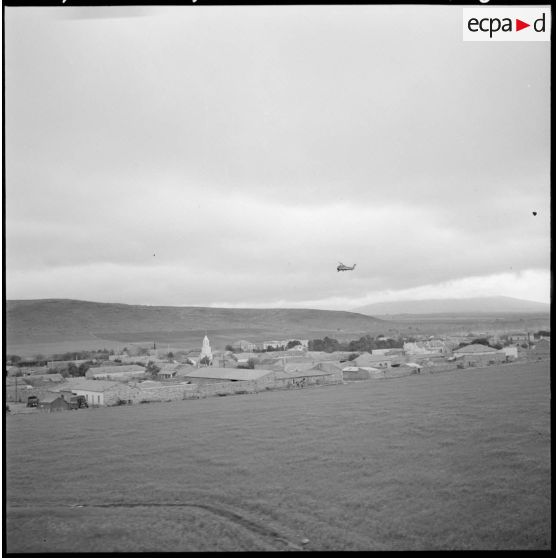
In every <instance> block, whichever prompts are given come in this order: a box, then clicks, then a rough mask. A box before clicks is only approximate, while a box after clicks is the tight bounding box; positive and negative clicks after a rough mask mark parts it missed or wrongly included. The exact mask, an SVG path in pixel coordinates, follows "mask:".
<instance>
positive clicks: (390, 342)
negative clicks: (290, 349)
mask: <svg viewBox="0 0 558 558" xmlns="http://www.w3.org/2000/svg"><path fill="white" fill-rule="evenodd" d="M401 348H403V338H401V337H399V338H397V339H391V338H389V339H385V338H384V337H383V335H379V336H377V337H376V338H374V337H372V336H371V335H365V336H364V337H361V338H360V339H355V340H353V341H345V342H343V341H338V340H337V339H333V338H331V337H327V336H326V337H324V338H323V339H312V341H309V342H308V349H309V350H310V351H323V352H326V353H333V352H334V351H351V352H353V351H360V352H364V351H368V352H371V351H372V350H373V349H401Z"/></svg>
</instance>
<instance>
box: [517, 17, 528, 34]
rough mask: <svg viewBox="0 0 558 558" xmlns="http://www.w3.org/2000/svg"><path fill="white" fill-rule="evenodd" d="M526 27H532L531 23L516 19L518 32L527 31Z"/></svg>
mask: <svg viewBox="0 0 558 558" xmlns="http://www.w3.org/2000/svg"><path fill="white" fill-rule="evenodd" d="M525 27H531V24H530V23H525V22H524V21H521V20H520V19H517V18H516V19H515V30H516V31H521V30H522V29H525Z"/></svg>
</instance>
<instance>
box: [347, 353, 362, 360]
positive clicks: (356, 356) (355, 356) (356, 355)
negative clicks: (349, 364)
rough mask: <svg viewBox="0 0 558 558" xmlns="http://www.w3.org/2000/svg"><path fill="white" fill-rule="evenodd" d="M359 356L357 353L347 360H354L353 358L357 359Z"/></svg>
mask: <svg viewBox="0 0 558 558" xmlns="http://www.w3.org/2000/svg"><path fill="white" fill-rule="evenodd" d="M359 356H360V355H359V354H358V353H351V354H350V355H349V356H348V358H347V360H355V358H358V357H359Z"/></svg>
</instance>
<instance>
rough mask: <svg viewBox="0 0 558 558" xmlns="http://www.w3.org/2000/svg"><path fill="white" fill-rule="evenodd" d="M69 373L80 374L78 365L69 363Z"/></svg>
mask: <svg viewBox="0 0 558 558" xmlns="http://www.w3.org/2000/svg"><path fill="white" fill-rule="evenodd" d="M68 374H69V375H70V376H79V371H78V367H77V366H76V365H75V364H74V363H73V362H70V363H69V364H68Z"/></svg>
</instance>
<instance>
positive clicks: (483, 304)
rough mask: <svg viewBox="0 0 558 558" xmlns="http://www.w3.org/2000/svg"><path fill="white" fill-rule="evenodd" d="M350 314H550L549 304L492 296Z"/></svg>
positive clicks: (379, 306) (387, 305)
mask: <svg viewBox="0 0 558 558" xmlns="http://www.w3.org/2000/svg"><path fill="white" fill-rule="evenodd" d="M352 311H353V312H360V313H362V314H367V315H372V316H378V315H388V314H389V315H398V314H454V315H456V314H505V313H516V314H517V313H522V312H525V313H538V312H541V313H550V305H549V304H544V303H542V302H534V301H532V300H522V299H519V298H511V297H507V296H493V297H478V298H460V299H458V298H441V299H429V300H397V301H393V302H377V303H374V304H368V305H366V306H361V307H359V308H354V309H353V310H352Z"/></svg>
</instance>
